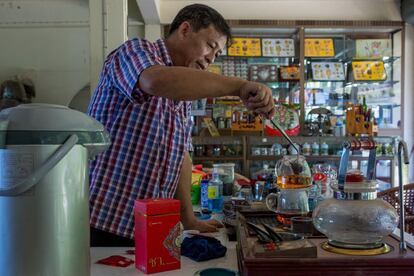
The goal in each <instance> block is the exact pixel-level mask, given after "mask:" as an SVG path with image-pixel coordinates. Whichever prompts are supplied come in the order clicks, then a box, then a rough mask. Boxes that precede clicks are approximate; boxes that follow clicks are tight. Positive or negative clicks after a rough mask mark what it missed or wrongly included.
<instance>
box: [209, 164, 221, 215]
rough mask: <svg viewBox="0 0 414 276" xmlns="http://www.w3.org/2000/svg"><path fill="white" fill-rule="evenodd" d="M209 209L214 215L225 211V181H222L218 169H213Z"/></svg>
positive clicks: (210, 182)
mask: <svg viewBox="0 0 414 276" xmlns="http://www.w3.org/2000/svg"><path fill="white" fill-rule="evenodd" d="M207 194H208V209H209V210H210V211H212V212H214V213H218V212H221V211H222V210H223V181H221V180H220V177H219V173H218V169H217V168H214V169H213V174H212V178H211V180H210V181H209V182H208V191H207Z"/></svg>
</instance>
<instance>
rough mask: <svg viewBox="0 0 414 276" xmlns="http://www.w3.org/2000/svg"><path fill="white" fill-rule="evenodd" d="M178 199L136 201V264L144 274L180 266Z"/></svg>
mask: <svg viewBox="0 0 414 276" xmlns="http://www.w3.org/2000/svg"><path fill="white" fill-rule="evenodd" d="M180 249H181V248H180V201H178V200H176V199H143V200H136V201H135V267H136V268H138V269H139V270H142V271H143V272H145V273H148V274H149V273H156V272H161V271H168V270H173V269H179V268H180Z"/></svg>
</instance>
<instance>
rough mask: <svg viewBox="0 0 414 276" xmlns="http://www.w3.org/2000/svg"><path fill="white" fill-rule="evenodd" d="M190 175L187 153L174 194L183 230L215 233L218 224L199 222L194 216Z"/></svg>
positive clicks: (219, 225)
mask: <svg viewBox="0 0 414 276" xmlns="http://www.w3.org/2000/svg"><path fill="white" fill-rule="evenodd" d="M191 173H192V163H191V159H190V155H189V154H188V152H185V154H184V161H183V165H182V167H181V173H180V179H179V182H178V187H177V191H176V192H175V198H176V199H178V200H180V205H181V210H180V214H181V222H182V223H183V225H184V229H191V230H199V231H200V232H213V231H217V227H222V225H221V224H220V223H219V222H217V221H215V220H209V221H200V220H198V219H197V218H196V217H195V216H194V212H193V206H192V203H191Z"/></svg>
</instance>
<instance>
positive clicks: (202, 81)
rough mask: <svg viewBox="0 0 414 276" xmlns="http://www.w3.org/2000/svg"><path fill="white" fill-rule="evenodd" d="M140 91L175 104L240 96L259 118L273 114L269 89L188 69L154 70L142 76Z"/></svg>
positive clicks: (179, 67)
mask: <svg viewBox="0 0 414 276" xmlns="http://www.w3.org/2000/svg"><path fill="white" fill-rule="evenodd" d="M138 87H139V88H140V89H141V90H143V91H144V92H146V93H148V94H150V95H154V96H158V97H165V98H170V99H173V100H196V99H202V98H207V97H221V96H239V97H240V98H241V100H242V101H243V103H244V104H245V105H246V107H247V108H248V109H249V110H251V111H254V112H255V113H257V114H262V115H264V116H265V117H267V118H270V117H271V116H273V113H274V104H273V97H272V91H271V90H270V88H268V87H267V86H266V85H264V84H261V83H257V82H251V81H246V80H243V79H240V78H236V77H226V76H222V75H219V74H214V73H210V72H207V71H201V70H196V69H193V68H188V67H181V66H163V65H154V66H151V67H149V68H147V69H145V70H144V71H143V72H142V73H141V76H140V78H139V81H138Z"/></svg>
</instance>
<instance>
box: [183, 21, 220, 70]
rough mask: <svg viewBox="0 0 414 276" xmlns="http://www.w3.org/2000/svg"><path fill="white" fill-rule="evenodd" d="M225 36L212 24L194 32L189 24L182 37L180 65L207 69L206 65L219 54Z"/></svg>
mask: <svg viewBox="0 0 414 276" xmlns="http://www.w3.org/2000/svg"><path fill="white" fill-rule="evenodd" d="M226 40H227V37H226V36H225V35H223V34H221V33H220V32H218V31H217V30H216V29H215V28H214V26H213V25H210V26H209V27H208V28H204V29H200V30H199V31H198V32H194V31H192V29H191V26H189V29H188V32H187V33H186V34H185V35H184V39H183V49H182V50H183V52H182V53H183V57H184V58H183V62H184V64H182V66H186V67H190V68H194V69H200V70H207V67H208V66H209V65H210V64H211V63H213V62H214V60H215V58H216V57H217V56H218V55H220V53H221V51H222V49H223V48H224V46H225V44H226Z"/></svg>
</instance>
